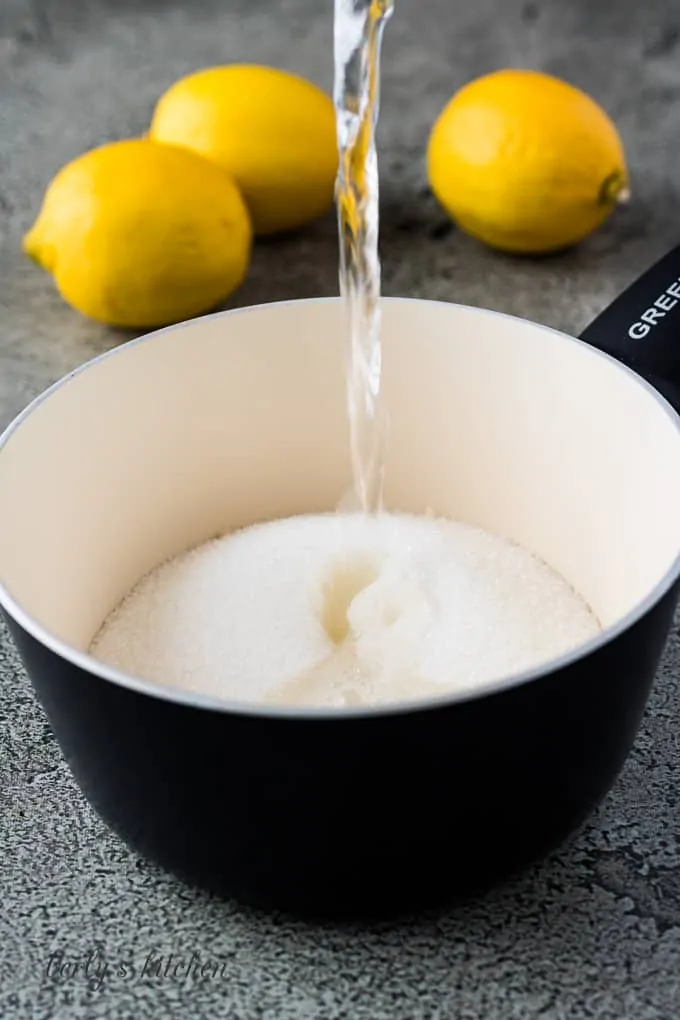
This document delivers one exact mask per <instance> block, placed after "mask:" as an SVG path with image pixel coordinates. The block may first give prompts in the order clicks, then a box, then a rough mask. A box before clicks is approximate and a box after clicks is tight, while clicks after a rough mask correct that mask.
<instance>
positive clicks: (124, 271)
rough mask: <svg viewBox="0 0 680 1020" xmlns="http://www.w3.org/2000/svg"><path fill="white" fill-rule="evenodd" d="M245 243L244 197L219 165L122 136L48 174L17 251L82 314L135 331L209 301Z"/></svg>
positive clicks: (232, 280)
mask: <svg viewBox="0 0 680 1020" xmlns="http://www.w3.org/2000/svg"><path fill="white" fill-rule="evenodd" d="M251 243H252V228H251V224H250V219H249V216H248V211H247V209H246V206H245V203H244V201H243V199H242V197H241V195H240V193H239V191H238V189H237V187H236V185H235V184H234V182H233V181H232V180H231V179H230V178H229V176H228V175H227V174H226V173H225V172H224V171H223V170H221V169H220V168H219V167H217V166H215V165H214V164H213V163H210V162H209V161H208V160H205V159H202V158H201V157H200V156H197V155H196V154H194V153H191V152H187V151H186V150H185V149H181V148H176V147H173V146H167V145H156V144H155V143H153V142H151V141H148V140H144V139H130V140H127V141H122V142H114V143H112V144H109V145H104V146H102V147H101V148H97V149H93V150H91V151H90V152H88V153H86V154H85V155H83V156H80V157H78V158H77V159H75V160H73V162H71V163H69V164H67V166H65V167H64V168H63V169H62V170H61V171H60V172H59V173H58V174H57V176H56V177H55V178H54V180H53V181H52V183H51V184H50V185H49V187H48V189H47V191H46V193H45V196H44V199H43V203H42V207H41V210H40V212H39V215H38V218H37V220H36V222H35V224H34V225H33V227H32V228H31V230H29V232H28V233H27V234H26V236H25V237H24V241H23V248H24V251H25V252H26V253H27V254H28V255H29V256H30V257H31V258H32V259H33V260H34V261H35V262H37V263H38V264H39V265H40V266H42V267H43V268H44V269H45V270H47V271H48V272H49V273H51V274H52V275H53V277H54V280H55V283H56V285H57V288H58V290H59V292H60V293H61V295H62V297H63V298H64V299H65V300H66V301H67V302H68V303H69V304H70V305H72V306H73V307H74V308H76V309H77V310H78V311H79V312H81V313H82V314H83V315H86V316H88V317H89V318H92V319H96V320H98V321H99V322H104V323H107V324H108V325H112V326H121V327H129V328H137V327H155V326H163V325H167V324H169V323H173V322H178V321H180V320H181V319H187V318H191V317H193V316H194V315H198V314H200V313H202V312H205V311H208V310H210V309H211V308H213V307H214V306H215V305H217V304H218V303H219V302H220V301H222V300H223V299H224V298H225V297H227V295H228V294H230V293H231V292H232V291H233V290H234V289H235V288H236V287H237V286H238V285H239V284H240V283H241V281H242V280H243V278H244V276H245V273H246V271H247V267H248V262H249V258H250V250H251Z"/></svg>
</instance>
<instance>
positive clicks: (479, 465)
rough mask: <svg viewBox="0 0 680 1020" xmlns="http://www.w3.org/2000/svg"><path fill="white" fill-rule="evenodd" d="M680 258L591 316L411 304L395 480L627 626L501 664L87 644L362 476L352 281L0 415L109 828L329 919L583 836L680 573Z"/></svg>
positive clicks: (91, 786) (68, 702) (249, 898)
mask: <svg viewBox="0 0 680 1020" xmlns="http://www.w3.org/2000/svg"><path fill="white" fill-rule="evenodd" d="M679 277H680V250H678V251H675V252H672V253H671V254H670V255H669V256H667V257H666V258H665V259H664V260H663V261H662V262H661V263H659V264H658V265H657V266H656V267H654V268H653V269H652V270H651V271H650V272H648V273H647V275H646V276H644V277H643V278H642V279H641V280H640V281H639V282H638V283H637V284H634V285H633V286H632V287H631V288H630V289H629V290H628V291H627V292H626V293H625V294H624V295H623V297H622V298H620V299H619V300H618V301H617V302H615V304H614V305H613V306H612V307H611V308H610V309H609V310H608V311H607V312H605V313H603V314H602V315H601V316H600V318H599V319H598V320H597V321H596V322H595V323H594V324H593V325H592V326H591V327H590V329H589V330H587V331H586V333H585V334H584V336H583V337H582V339H574V338H572V337H569V336H566V335H564V334H562V333H559V332H556V331H555V330H553V329H549V328H546V327H544V326H541V325H536V324H534V323H531V322H527V321H523V320H521V319H518V318H512V317H509V316H507V315H503V314H498V313H495V312H490V311H486V310H483V309H479V308H471V307H462V306H458V305H455V304H445V303H437V302H429V301H419V300H409V299H385V300H384V302H383V330H384V345H385V355H384V357H385V367H384V373H385V382H384V386H385V397H386V402H387V406H388V409H389V417H390V435H389V448H388V456H387V469H386V485H385V500H386V505H387V507H388V508H390V509H399V510H403V511H407V512H414V513H418V512H421V511H424V510H425V509H426V508H434V509H435V510H436V511H437V512H438V513H440V514H442V515H445V516H448V517H451V518H454V519H456V520H460V521H465V522H468V523H471V524H474V525H477V526H478V527H481V528H485V529H487V530H488V531H492V532H494V533H499V534H502V535H504V536H506V537H507V538H510V539H512V540H513V541H516V542H519V543H521V544H522V545H525V546H527V547H528V548H529V549H531V550H532V551H533V552H534V553H536V554H538V555H539V556H541V557H542V558H543V559H544V560H546V561H547V562H548V563H549V564H550V565H551V566H552V567H554V568H555V569H556V570H559V571H560V573H562V574H563V576H564V577H565V578H566V579H567V580H568V581H569V582H570V583H571V584H572V585H573V586H574V588H575V589H576V590H577V591H578V592H580V593H581V594H582V595H583V597H584V598H585V599H586V600H587V601H588V603H589V604H590V606H591V607H592V608H593V610H594V612H595V613H596V614H597V615H598V617H599V620H600V622H601V624H602V630H601V632H600V633H599V634H598V635H597V637H595V638H593V639H591V640H589V641H588V642H587V643H585V644H583V645H582V646H580V647H578V648H576V649H573V650H572V651H570V652H569V653H568V654H565V655H563V656H562V657H560V658H559V659H556V660H554V661H550V662H546V663H545V664H543V665H542V666H541V667H540V668H536V669H533V670H532V671H529V672H526V673H523V674H521V675H513V676H507V677H505V678H503V679H502V680H500V681H497V682H494V683H493V684H491V685H489V686H487V687H486V688H484V689H481V690H478V691H472V692H467V693H457V694H447V695H442V696H437V697H428V698H420V699H419V700H415V699H414V700H411V701H409V702H399V703H394V704H387V705H381V706H377V707H360V706H359V707H357V706H354V707H347V708H324V709H320V708H304V707H303V708H300V707H289V706H285V705H271V704H266V705H265V704H257V703H247V702H243V703H240V702H239V703H235V702H232V701H222V700H220V699H217V698H214V697H212V698H211V697H208V696H203V695H199V694H196V693H189V692H185V691H181V690H178V689H175V688H172V687H171V686H169V685H167V686H163V685H161V684H153V683H150V682H148V681H146V680H144V679H143V678H140V677H135V676H130V675H126V674H124V673H122V672H119V671H117V670H115V669H113V668H111V667H109V666H107V665H105V664H103V663H102V662H100V661H98V660H96V659H95V658H93V657H92V656H91V655H90V654H89V653H88V648H89V647H90V642H91V640H92V638H93V635H94V634H95V633H96V632H97V630H98V628H99V627H100V625H101V623H102V621H103V620H104V619H105V618H106V616H107V614H108V613H109V612H110V611H111V610H112V609H113V608H114V606H115V605H116V604H117V603H118V602H119V601H120V599H121V598H122V597H123V596H124V595H125V594H126V592H127V591H128V590H129V589H130V588H132V587H133V585H134V584H135V583H136V582H137V581H138V580H139V579H140V578H141V577H142V576H143V575H144V574H145V573H147V572H148V571H149V570H150V569H152V568H153V567H154V566H155V565H156V564H158V563H159V562H161V561H162V560H164V559H166V558H168V557H170V556H172V555H174V554H176V553H178V552H180V551H182V550H184V549H186V548H188V547H190V546H194V545H197V544H198V543H200V542H201V541H203V540H206V539H208V538H210V537H213V536H215V535H218V534H221V533H223V532H225V531H228V530H229V529H233V528H237V527H241V526H243V525H246V524H248V523H251V522H255V521H262V520H265V519H270V518H281V517H287V516H290V515H294V514H299V513H305V512H321V511H327V510H331V509H333V508H334V507H336V506H337V504H338V502H339V500H340V499H341V497H342V496H343V494H344V493H345V492H346V491H347V489H348V487H349V484H350V460H349V452H348V445H349V444H348V432H347V421H346V413H345V392H344V375H343V358H344V349H345V335H346V334H345V318H344V314H343V307H342V304H341V302H340V300H339V299H337V300H336V299H325V300H305V301H292V302H287V303H282V304H271V305H263V306H258V307H254V308H245V309H241V310H236V311H231V312H229V313H225V314H217V315H212V316H208V317H205V318H201V319H196V320H193V321H190V322H186V323H182V324H180V325H177V326H175V327H172V328H169V329H164V330H160V331H158V332H155V333H152V334H150V335H147V336H145V337H143V338H141V339H138V340H135V341H132V342H130V343H127V344H124V345H122V346H121V347H119V348H117V349H115V350H113V351H111V352H110V353H108V354H106V355H104V356H103V357H99V358H96V359H95V360H94V361H91V362H89V363H88V364H86V365H84V366H83V367H82V368H79V369H78V370H77V371H75V372H74V373H72V374H71V375H69V376H67V377H66V378H65V379H63V380H61V381H60V382H58V383H57V384H56V385H54V386H52V387H51V389H49V390H48V391H47V392H46V393H45V394H43V395H42V396H40V397H39V398H38V399H37V400H35V401H34V402H33V403H32V404H31V405H30V406H29V407H28V408H27V409H26V410H25V411H24V412H23V413H22V414H20V415H19V417H18V418H17V419H16V420H15V421H14V422H13V423H12V424H11V425H10V426H9V428H8V429H7V430H6V432H5V433H4V435H3V436H2V439H1V440H0V602H1V604H2V608H3V612H4V615H5V617H6V619H7V622H8V624H9V628H10V631H11V634H12V636H13V639H14V641H15V643H16V645H17V647H18V650H19V653H20V655H21V658H22V660H23V662H24V664H25V667H26V669H27V671H28V674H29V676H30V678H31V680H32V683H33V686H34V689H35V692H36V694H37V697H38V699H39V701H40V702H41V704H42V706H43V708H44V711H45V713H46V715H47V718H48V720H49V722H50V724H51V726H52V728H53V730H54V733H55V735H56V737H57V740H58V742H59V745H60V747H61V750H62V752H63V755H64V757H65V759H66V761H67V762H68V764H69V766H70V768H71V770H72V773H73V776H74V777H75V780H76V782H77V783H78V784H79V786H80V788H81V790H82V792H83V793H84V795H85V797H86V798H87V799H88V801H89V802H90V804H91V805H92V806H93V808H94V809H95V810H96V811H97V812H98V813H99V815H100V816H101V818H102V819H103V820H104V821H105V822H106V823H107V824H108V826H110V828H111V829H112V830H114V831H115V832H116V833H117V834H118V835H119V836H120V837H121V838H122V839H123V840H124V841H125V842H126V843H127V844H128V845H129V846H130V847H131V848H133V850H135V851H136V852H138V853H139V854H141V855H144V856H146V857H147V858H149V859H151V860H153V861H155V862H156V863H157V864H159V865H160V866H162V867H163V868H165V869H167V870H169V871H170V872H172V873H174V874H176V875H178V876H180V877H181V878H182V879H183V880H185V881H187V882H190V883H192V884H195V885H198V886H201V887H204V888H207V889H210V890H212V891H214V892H216V893H218V894H219V895H222V896H227V897H235V898H236V899H239V900H241V901H244V902H247V903H251V904H257V905H262V906H269V907H271V906H273V907H276V908H280V909H283V910H293V911H297V912H303V913H314V914H322V915H329V916H332V915H337V914H344V915H347V914H352V915H364V914H366V913H372V914H373V913H376V912H377V913H380V912H390V913H392V912H394V911H400V910H405V909H413V908H416V907H420V906H424V905H434V904H440V903H444V902H448V901H449V900H451V899H452V898H455V897H457V896H460V895H465V894H467V893H469V892H470V891H473V890H479V889H483V888H486V887H488V886H489V885H490V884H491V883H494V882H498V881H500V880H502V879H503V878H504V877H505V876H507V875H509V874H511V873H513V872H514V871H516V870H517V869H519V868H522V867H525V866H526V865H527V864H528V863H530V862H531V861H534V860H536V859H537V858H539V857H541V856H542V855H544V854H545V853H547V852H548V851H549V850H551V849H552V848H554V847H555V846H557V845H558V844H560V842H561V841H563V840H564V839H565V838H567V837H568V836H569V834H570V833H573V832H574V831H575V830H576V829H577V828H578V827H579V826H580V824H581V823H582V822H583V821H584V819H586V818H587V816H588V815H589V813H590V812H591V811H592V809H593V808H594V807H595V805H597V804H598V802H599V801H600V800H601V799H602V798H603V796H604V795H605V794H606V793H607V791H608V790H609V789H610V787H611V786H612V784H613V782H614V780H615V778H616V776H617V774H618V773H619V770H620V769H621V767H622V765H623V763H624V761H625V759H626V756H627V754H628V752H629V750H630V747H631V744H632V742H633V740H634V738H635V734H636V730H637V728H638V725H639V722H640V719H641V716H642V713H643V711H644V708H645V704H646V701H647V698H648V695H649V692H650V688H651V685H652V683H653V680H654V676H655V673H656V670H657V666H658V663H659V659H660V656H661V654H662V651H663V648H664V644H665V641H666V639H667V636H668V633H669V629H670V627H671V624H672V619H673V613H674V609H675V606H676V603H677V600H678V594H679V589H680V419H679V418H678V415H677V414H676V411H675V410H674V409H673V406H671V405H675V407H676V408H677V407H680V391H679V389H678V384H679V383H680V343H678V342H677V340H678V339H680V338H679V337H678V334H679V333H680V329H679V328H678V324H679V323H680V282H679ZM265 583H266V581H265ZM228 626H229V621H228V620H225V627H228ZM492 639H493V635H490V640H492Z"/></svg>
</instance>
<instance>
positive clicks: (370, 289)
mask: <svg viewBox="0 0 680 1020" xmlns="http://www.w3.org/2000/svg"><path fill="white" fill-rule="evenodd" d="M393 9H394V3H393V0H335V18H334V58H335V84H334V103H335V113H336V124H337V137H338V150H339V166H338V177H337V185H336V200H337V210H338V230H339V238H340V293H341V295H342V296H343V298H344V300H345V304H346V309H347V316H348V330H349V344H348V350H347V356H346V378H347V407H348V417H349V431H350V451H351V459H352V473H353V480H354V489H355V498H356V499H358V501H359V504H360V507H361V509H362V510H363V511H364V512H367V513H375V512H377V511H379V510H380V509H381V508H382V489H383V475H384V455H385V443H386V429H387V423H386V416H385V410H384V407H383V406H382V404H381V374H382V350H381V338H380V259H379V256H378V215H379V213H378V159H377V153H376V146H375V129H376V125H377V120H378V112H379V82H380V50H381V45H382V35H383V29H384V27H385V23H386V22H387V20H388V19H389V18H390V16H391V15H392V12H393Z"/></svg>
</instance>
